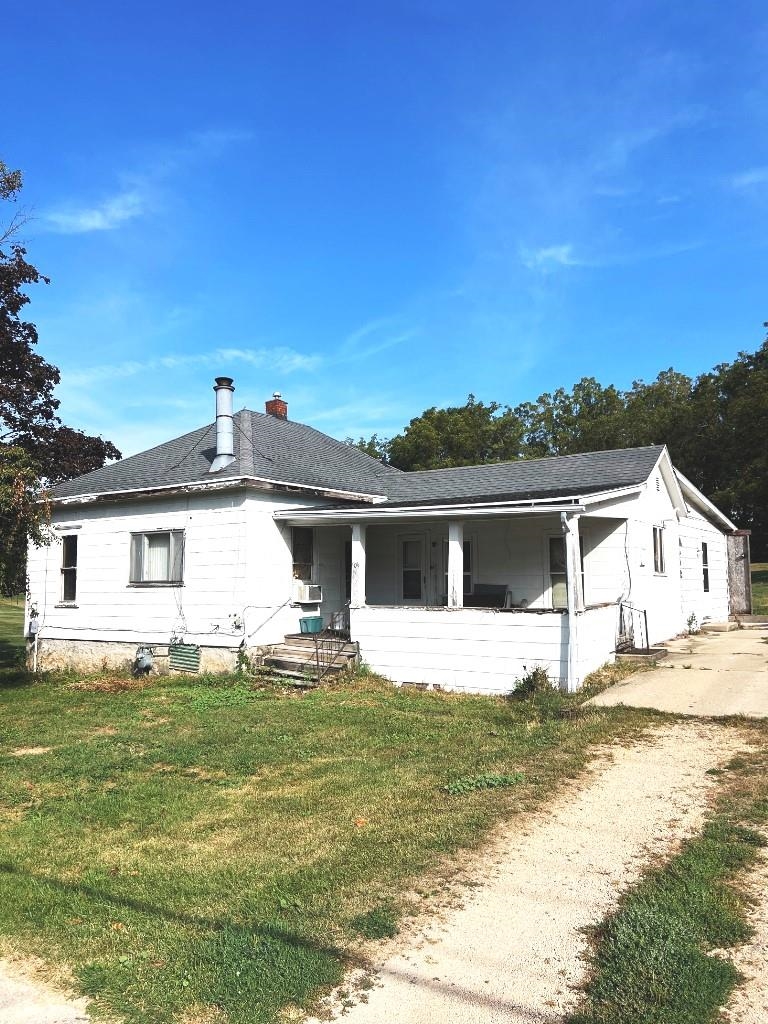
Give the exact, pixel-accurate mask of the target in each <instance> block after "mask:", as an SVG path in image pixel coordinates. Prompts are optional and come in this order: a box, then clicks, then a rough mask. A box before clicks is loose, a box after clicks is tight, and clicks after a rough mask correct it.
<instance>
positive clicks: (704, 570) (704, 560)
mask: <svg viewBox="0 0 768 1024" xmlns="http://www.w3.org/2000/svg"><path fill="white" fill-rule="evenodd" d="M701 576H702V583H703V584H704V593H705V594H708V593H709V547H708V546H707V541H705V540H703V541H702V542H701Z"/></svg>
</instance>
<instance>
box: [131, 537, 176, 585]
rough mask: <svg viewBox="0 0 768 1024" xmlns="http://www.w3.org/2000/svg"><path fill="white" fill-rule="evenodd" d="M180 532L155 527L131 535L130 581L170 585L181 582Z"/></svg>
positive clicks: (141, 583) (133, 582)
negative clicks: (152, 529)
mask: <svg viewBox="0 0 768 1024" xmlns="http://www.w3.org/2000/svg"><path fill="white" fill-rule="evenodd" d="M183 572H184V531H183V530H157V531H156V532H154V533H132V534H131V580H130V581H131V583H132V584H135V585H145V586H154V587H161V586H164V585H165V586H173V585H174V584H175V585H178V584H180V583H181V582H182V579H183Z"/></svg>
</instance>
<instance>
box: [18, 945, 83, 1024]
mask: <svg viewBox="0 0 768 1024" xmlns="http://www.w3.org/2000/svg"><path fill="white" fill-rule="evenodd" d="M67 988H68V984H67V980H66V978H65V977H64V976H63V975H59V976H58V977H56V978H55V980H54V981H51V970H50V968H49V967H46V965H44V964H43V962H42V961H41V960H37V959H35V958H34V957H29V958H23V959H22V958H20V957H19V958H16V957H12V956H9V957H4V958H2V959H0V1020H2V1021H3V1024H90V1021H91V1018H90V1017H89V1016H88V1012H87V1010H86V1007H87V1005H88V1000H87V999H76V998H74V996H73V995H72V994H71V993H70V992H69V991H67Z"/></svg>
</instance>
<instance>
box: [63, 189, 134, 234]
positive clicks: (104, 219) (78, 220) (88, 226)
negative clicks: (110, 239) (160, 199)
mask: <svg viewBox="0 0 768 1024" xmlns="http://www.w3.org/2000/svg"><path fill="white" fill-rule="evenodd" d="M147 207H148V202H147V196H146V194H142V192H141V191H140V190H139V189H137V188H132V189H128V190H126V191H122V192H118V193H117V194H116V195H114V196H111V197H109V198H107V199H103V200H102V201H101V202H98V203H95V204H93V205H91V206H76V205H67V206H62V207H59V208H58V209H54V210H49V211H48V212H47V213H46V214H45V215H44V220H45V222H46V223H47V225H48V227H49V229H50V230H52V231H55V232H58V233H60V234H63V235H79V234H86V233H87V232H89V231H112V230H113V229H114V228H118V227H120V226H121V225H122V224H125V223H126V221H129V220H134V219H135V218H136V217H141V216H142V214H144V213H145V212H146V211H147Z"/></svg>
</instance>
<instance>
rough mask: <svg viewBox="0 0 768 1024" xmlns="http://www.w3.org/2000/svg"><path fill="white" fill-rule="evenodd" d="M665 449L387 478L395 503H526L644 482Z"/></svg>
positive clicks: (647, 448) (572, 457)
mask: <svg viewBox="0 0 768 1024" xmlns="http://www.w3.org/2000/svg"><path fill="white" fill-rule="evenodd" d="M663 451H664V448H663V446H662V445H650V446H648V447H646V448H624V449H617V450H613V451H606V452H585V453H584V454H581V455H560V456H554V457H551V458H547V459H521V460H519V461H517V462H499V463H494V464H491V465H486V466H462V467H459V468H457V469H432V470H426V471H422V472H417V473H401V474H400V476H397V477H388V478H387V480H386V487H387V496H388V497H389V498H390V501H391V502H392V503H393V504H397V505H413V504H421V503H424V504H430V503H437V502H440V501H454V500H458V501H461V500H473V501H480V500H483V499H487V500H489V501H498V500H502V499H503V500H507V501H525V500H526V499H528V498H530V499H536V498H558V497H564V496H565V495H588V494H596V493H598V492H600V491H609V490H614V489H616V488H620V487H631V486H633V485H635V484H640V483H643V482H644V481H645V480H647V479H648V476H649V474H650V472H651V470H652V469H653V467H654V466H655V465H656V463H657V461H658V459H659V456H660V455H661V453H662V452H663Z"/></svg>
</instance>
